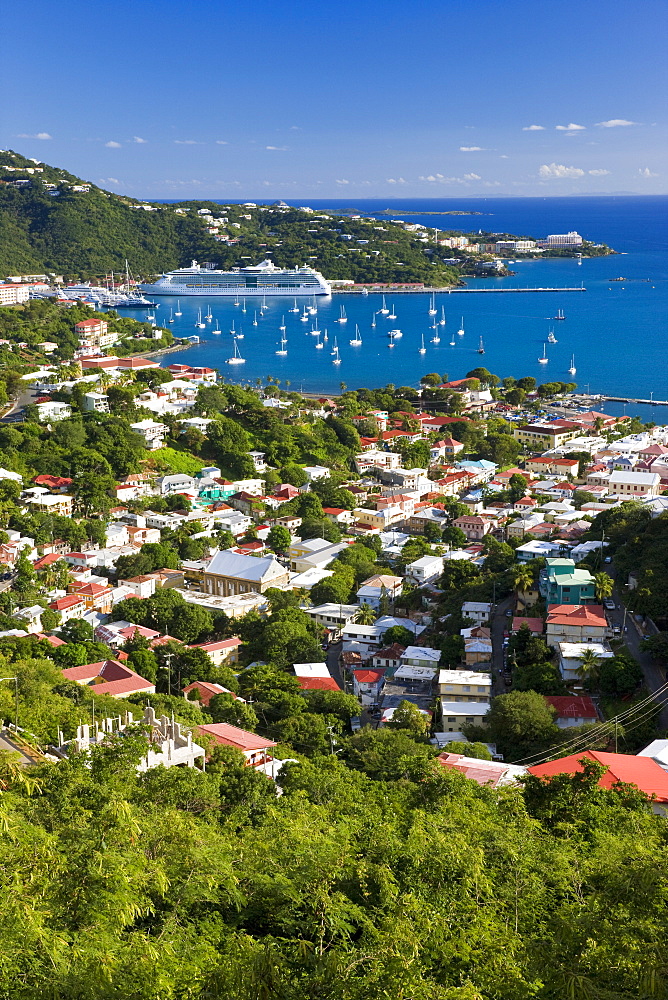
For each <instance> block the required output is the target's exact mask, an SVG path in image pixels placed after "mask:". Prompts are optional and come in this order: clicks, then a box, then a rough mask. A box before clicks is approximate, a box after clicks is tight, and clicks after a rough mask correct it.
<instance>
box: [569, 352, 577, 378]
mask: <svg viewBox="0 0 668 1000" xmlns="http://www.w3.org/2000/svg"><path fill="white" fill-rule="evenodd" d="M576 371H577V368H576V367H575V355H574V354H571V367H570V368H569V369H568V374H569V375H575V373H576Z"/></svg>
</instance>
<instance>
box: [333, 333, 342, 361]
mask: <svg viewBox="0 0 668 1000" xmlns="http://www.w3.org/2000/svg"><path fill="white" fill-rule="evenodd" d="M332 354H333V356H334V358H333V361H332V364H333V365H340V364H341V358H340V357H339V345H338V344H337V342H336V337H334V350H333V351H332Z"/></svg>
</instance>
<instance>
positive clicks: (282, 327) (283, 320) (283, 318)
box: [278, 316, 285, 333]
mask: <svg viewBox="0 0 668 1000" xmlns="http://www.w3.org/2000/svg"><path fill="white" fill-rule="evenodd" d="M278 329H279V330H280V331H281V333H284V332H285V316H281V325H280V326H279V328H278Z"/></svg>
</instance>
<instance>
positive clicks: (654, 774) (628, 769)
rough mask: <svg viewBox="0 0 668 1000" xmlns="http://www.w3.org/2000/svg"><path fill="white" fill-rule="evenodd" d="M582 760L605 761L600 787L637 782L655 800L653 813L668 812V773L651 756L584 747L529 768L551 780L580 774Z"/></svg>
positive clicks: (535, 774)
mask: <svg viewBox="0 0 668 1000" xmlns="http://www.w3.org/2000/svg"><path fill="white" fill-rule="evenodd" d="M583 760H590V761H593V762H594V763H595V764H602V765H603V766H604V767H605V768H606V771H605V774H603V775H602V776H601V778H600V780H599V786H600V787H601V788H612V787H613V786H614V785H616V784H617V783H618V782H621V783H623V784H625V785H635V786H636V788H638V789H639V790H640V791H641V792H643V793H644V794H645V795H647V796H648V797H649V798H652V799H653V802H652V812H654V813H657V814H659V815H662V816H665V815H666V814H667V813H668V773H666V771H664V770H663V768H662V767H660V766H659V764H657V763H656V761H655V760H653V759H652V758H651V757H641V756H638V757H633V756H631V755H630V754H624V753H604V752H603V751H601V750H582V751H581V752H580V753H574V754H570V756H568V757H560V758H558V759H557V760H550V761H547V763H545V764H534V765H533V766H532V767H529V768H528V771H529V774H533V775H534V776H535V777H537V778H545V779H547V780H549V779H550V778H553V777H554V776H555V775H557V774H578V773H579V772H580V771H582V763H581V762H582V761H583Z"/></svg>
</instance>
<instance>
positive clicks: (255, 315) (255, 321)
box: [253, 309, 257, 326]
mask: <svg viewBox="0 0 668 1000" xmlns="http://www.w3.org/2000/svg"><path fill="white" fill-rule="evenodd" d="M253 326H257V309H255V310H254V312H253Z"/></svg>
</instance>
